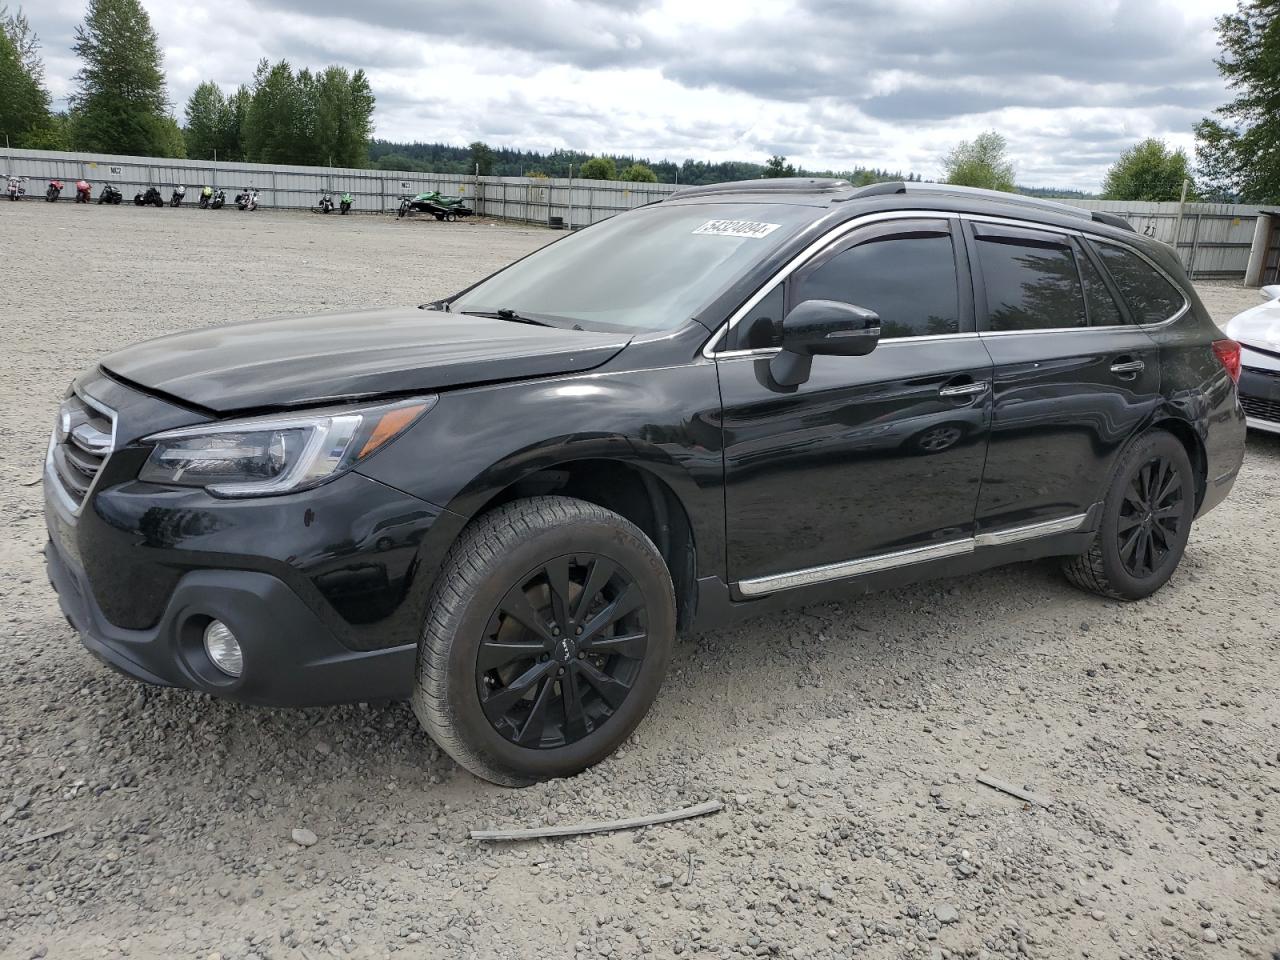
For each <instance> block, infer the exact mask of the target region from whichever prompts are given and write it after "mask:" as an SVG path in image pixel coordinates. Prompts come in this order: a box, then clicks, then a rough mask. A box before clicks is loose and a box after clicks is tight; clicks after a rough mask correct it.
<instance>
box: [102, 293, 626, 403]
mask: <svg viewBox="0 0 1280 960" xmlns="http://www.w3.org/2000/svg"><path fill="white" fill-rule="evenodd" d="M629 339H630V338H629V337H628V335H627V334H623V333H595V332H588V331H581V330H563V329H559V328H556V327H539V326H533V325H530V324H524V323H513V322H510V321H506V320H491V319H487V318H484V317H469V316H463V315H461V314H451V313H444V312H440V311H434V310H419V309H417V308H416V307H402V308H393V309H388V310H365V311H360V312H357V313H333V314H324V315H321V316H309V317H287V318H284V319H279V320H260V321H255V322H251V323H239V324H233V325H231V326H223V327H210V328H208V329H204V330H195V331H192V332H190V333H178V334H174V335H172V336H168V337H161V338H159V339H157V340H148V341H147V342H145V343H141V344H138V345H137V346H133V347H129V348H127V349H125V350H121V351H119V352H118V353H113V354H111V355H110V356H109V357H107V358H106V359H105V360H103V361H102V367H103V369H105V370H106V371H107V372H109V373H111V374H114V375H116V376H117V377H120V378H121V379H124V380H128V381H129V382H131V383H134V384H137V385H138V386H141V387H144V388H146V389H149V390H154V391H156V392H159V393H163V394H166V395H168V396H170V397H173V398H175V399H178V400H182V401H185V402H186V403H189V404H194V405H196V406H200V407H204V408H206V409H208V410H213V411H216V412H218V413H228V412H231V411H235V410H249V409H255V408H263V407H294V406H315V405H318V404H322V403H326V402H330V401H336V400H350V399H354V398H360V397H373V396H382V395H387V394H409V393H416V392H419V391H422V392H426V391H431V390H439V389H443V388H446V387H457V386H463V385H465V384H471V383H483V382H492V381H498V380H513V379H521V378H524V377H541V376H550V375H552V374H560V373H576V372H579V371H582V370H590V369H591V368H592V367H597V366H599V365H600V364H602V363H604V362H605V361H606V360H608V359H609V358H610V357H612V356H614V355H615V354H616V353H617V352H618V351H619V350H621V349H622V348H623V347H624V346H626V344H627V342H628V340H629Z"/></svg>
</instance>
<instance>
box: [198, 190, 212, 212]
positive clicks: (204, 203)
mask: <svg viewBox="0 0 1280 960" xmlns="http://www.w3.org/2000/svg"><path fill="white" fill-rule="evenodd" d="M212 198H213V187H209V186H204V187H201V188H200V209H201V210H208V209H209V201H210V200H211V199H212Z"/></svg>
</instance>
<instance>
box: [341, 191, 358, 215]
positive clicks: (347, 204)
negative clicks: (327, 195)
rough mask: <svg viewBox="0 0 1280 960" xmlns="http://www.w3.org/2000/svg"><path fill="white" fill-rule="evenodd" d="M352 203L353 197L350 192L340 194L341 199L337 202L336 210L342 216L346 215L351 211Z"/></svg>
mask: <svg viewBox="0 0 1280 960" xmlns="http://www.w3.org/2000/svg"><path fill="white" fill-rule="evenodd" d="M353 203H355V199H354V198H353V197H352V196H351V194H349V193H344V194H343V195H342V200H341V201H339V204H338V212H339V213H341V214H342V215H343V216H346V215H347V214H348V213H350V212H351V205H352V204H353Z"/></svg>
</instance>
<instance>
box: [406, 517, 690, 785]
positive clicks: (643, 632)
mask: <svg viewBox="0 0 1280 960" xmlns="http://www.w3.org/2000/svg"><path fill="white" fill-rule="evenodd" d="M551 571H555V573H554V574H553V573H552V572H551ZM553 579H554V580H555V582H557V583H559V584H560V585H561V586H560V590H559V592H558V594H557V592H556V591H554V590H553V589H552V586H551V584H552V582H553ZM575 588H576V590H577V592H576V593H575V592H574V591H575ZM588 592H589V593H590V594H591V596H589V597H588V599H587V600H586V601H585V605H583V603H584V602H583V601H582V596H583V595H585V594H587V593H588ZM557 595H559V596H562V597H566V598H567V602H562V603H560V604H557V603H556V597H557ZM618 603H622V605H623V606H624V607H625V608H626V612H624V613H623V614H622V615H621V616H615V617H611V616H610V611H611V610H612V612H613V613H616V612H617V604H618ZM557 607H563V608H564V609H563V610H557V609H556V608H557ZM509 609H517V610H519V611H520V615H521V618H522V619H517V618H516V617H514V616H512V615H511V614H510V613H509V612H508V610H509ZM524 620H536V621H538V622H539V623H540V627H539V626H534V625H532V624H530V625H526V624H525V623H524ZM575 621H576V623H577V624H584V625H585V626H586V627H587V631H586V633H585V634H584V635H583V639H582V640H579V639H578V635H579V634H582V627H579V626H577V625H576V624H575ZM592 623H595V624H596V625H597V629H595V630H592V629H591V624H592ZM675 624H676V613H675V594H674V591H673V589H672V585H671V576H670V574H669V573H668V571H667V567H666V564H665V563H664V562H663V559H662V555H661V554H660V553H659V552H658V549H657V547H655V546H654V545H653V542H652V541H651V540H650V539H649V538H648V537H647V536H645V534H644V532H643V531H641V530H640V528H639V527H637V526H636V525H635V524H633V523H631V522H630V521H628V520H626V519H624V518H622V517H620V516H619V515H618V514H616V513H613V512H612V511H609V510H606V509H604V508H603V507H599V506H596V505H595V504H591V503H586V502H584V501H582V500H574V499H570V498H568V497H533V498H530V499H526V500H516V501H513V502H511V503H508V504H505V505H503V506H501V507H498V508H497V509H495V510H493V511H492V512H490V513H487V514H485V515H484V516H482V517H480V518H479V519H478V520H475V521H473V523H472V524H471V525H470V526H469V527H468V528H467V529H466V530H464V531H463V534H462V536H461V537H460V538H459V539H458V542H457V543H456V544H455V545H454V546H453V548H452V549H451V550H450V552H449V555H448V557H447V558H446V559H445V563H444V566H443V568H442V570H441V572H440V575H439V579H438V580H437V581H436V586H435V589H434V591H433V593H432V597H431V601H430V603H429V605H428V609H427V615H426V622H425V626H424V628H423V632H422V638H421V640H420V642H419V645H418V668H417V674H416V677H415V680H414V690H413V701H412V702H413V710H414V713H415V714H417V717H418V720H419V721H420V722H421V723H422V726H423V727H424V728H425V730H426V731H427V733H428V734H429V735H430V736H431V739H432V740H434V741H435V742H436V743H437V744H438V745H439V746H440V747H441V748H442V749H443V750H444V751H445V752H446V753H448V754H449V755H450V756H451V757H453V759H454V760H456V761H457V762H458V764H459V765H461V766H463V767H465V768H466V769H468V770H470V771H471V772H472V773H474V774H475V775H476V776H478V777H481V778H483V779H485V780H490V781H492V782H493V783H497V784H501V785H503V786H509V787H518V786H527V785H528V784H530V783H534V782H536V781H538V780H546V779H549V778H553V777H567V776H572V775H573V774H575V773H579V772H581V771H582V770H585V769H586V768H588V767H590V766H592V765H593V764H596V763H599V762H600V761H601V760H603V759H604V758H605V757H607V756H609V754H611V753H613V751H614V750H616V749H617V748H618V746H619V745H621V744H622V743H623V741H625V740H626V738H627V737H628V736H630V735H631V732H632V731H633V730H634V729H635V728H636V725H637V724H639V723H640V721H641V719H643V717H644V715H645V713H647V712H648V710H649V707H650V705H651V704H652V703H653V700H654V698H655V697H656V696H657V694H658V689H659V687H661V685H662V680H663V677H664V676H665V674H666V671H667V664H668V661H669V660H670V657H671V647H672V643H673V641H674V637H675ZM601 625H604V626H603V629H599V627H600V626H601ZM571 627H572V628H573V629H574V631H575V632H574V635H573V636H572V637H571V636H570V634H569V628H571ZM593 637H594V639H591V638H593ZM578 642H590V646H588V647H586V648H584V650H583V651H581V652H579V651H578V650H577V649H576V644H577V643H578ZM482 655H483V657H484V660H482V659H481V658H482ZM562 677H567V678H568V679H567V684H566V680H565V679H561V678H562ZM517 679H519V680H520V681H528V682H524V683H520V682H517ZM571 704H576V705H577V707H578V709H577V710H573V709H572V707H571ZM491 717H492V718H493V719H491ZM521 739H523V740H524V741H525V742H524V744H523V745H522V744H521V743H520V742H518V741H519V740H521Z"/></svg>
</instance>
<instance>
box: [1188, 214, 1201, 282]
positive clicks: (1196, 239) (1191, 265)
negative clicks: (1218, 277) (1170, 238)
mask: <svg viewBox="0 0 1280 960" xmlns="http://www.w3.org/2000/svg"><path fill="white" fill-rule="evenodd" d="M1203 216H1204V214H1202V213H1197V214H1196V224H1195V226H1194V227H1193V228H1192V230H1191V258H1190V259H1189V260H1188V261H1187V276H1188V277H1190V278H1191V279H1192V280H1194V279H1195V277H1196V274H1195V269H1196V251H1197V250H1198V249H1199V247H1200V219H1201V218H1202V217H1203Z"/></svg>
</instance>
